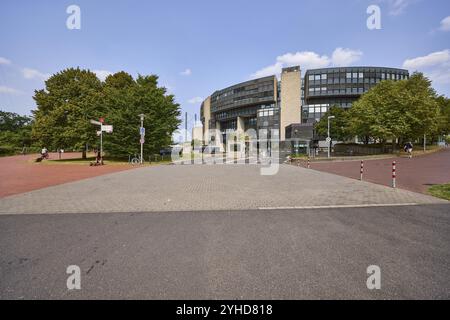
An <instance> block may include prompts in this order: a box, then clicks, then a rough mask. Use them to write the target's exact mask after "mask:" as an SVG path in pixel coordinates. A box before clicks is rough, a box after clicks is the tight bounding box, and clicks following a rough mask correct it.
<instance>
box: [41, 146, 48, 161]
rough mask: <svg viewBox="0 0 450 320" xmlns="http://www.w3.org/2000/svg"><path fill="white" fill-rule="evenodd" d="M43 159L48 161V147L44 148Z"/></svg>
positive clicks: (42, 151)
mask: <svg viewBox="0 0 450 320" xmlns="http://www.w3.org/2000/svg"><path fill="white" fill-rule="evenodd" d="M41 157H42V159H48V149H47V148H46V147H43V148H42V150H41Z"/></svg>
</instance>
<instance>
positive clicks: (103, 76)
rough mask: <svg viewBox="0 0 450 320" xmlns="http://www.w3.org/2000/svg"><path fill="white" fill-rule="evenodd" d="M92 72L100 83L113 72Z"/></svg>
mask: <svg viewBox="0 0 450 320" xmlns="http://www.w3.org/2000/svg"><path fill="white" fill-rule="evenodd" d="M92 72H93V73H95V74H96V75H97V77H98V78H99V79H100V80H101V81H105V80H106V78H107V77H108V76H110V75H112V74H113V72H111V71H108V70H92Z"/></svg>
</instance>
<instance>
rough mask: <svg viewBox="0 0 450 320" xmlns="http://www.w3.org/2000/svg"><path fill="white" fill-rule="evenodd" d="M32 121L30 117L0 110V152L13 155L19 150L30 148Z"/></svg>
mask: <svg viewBox="0 0 450 320" xmlns="http://www.w3.org/2000/svg"><path fill="white" fill-rule="evenodd" d="M32 121H33V119H32V118H31V117H28V116H21V115H18V114H17V113H13V112H5V111H1V110H0V146H1V147H2V150H0V152H1V153H14V152H16V151H17V149H19V148H23V147H29V146H31V143H32V141H31V124H32Z"/></svg>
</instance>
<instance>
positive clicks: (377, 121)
mask: <svg viewBox="0 0 450 320" xmlns="http://www.w3.org/2000/svg"><path fill="white" fill-rule="evenodd" d="M439 117H440V111H439V106H438V103H437V100H436V92H435V91H434V89H433V88H432V87H431V82H430V80H428V79H427V78H426V77H424V76H423V74H421V73H414V74H413V75H412V76H411V77H410V78H409V79H408V80H402V81H397V82H394V81H390V80H388V81H382V82H381V83H380V84H378V85H377V86H375V87H374V88H372V89H371V90H370V91H369V92H367V93H365V94H364V95H363V96H362V97H361V98H360V99H359V100H358V101H356V102H355V103H354V104H353V106H352V108H351V109H350V112H349V132H351V133H352V134H354V135H358V136H360V137H365V138H366V139H365V140H366V141H368V139H369V138H371V139H373V140H376V141H379V142H381V143H384V142H386V140H392V141H396V140H397V139H398V140H399V141H400V142H401V141H404V140H407V139H417V138H420V137H423V135H424V134H427V135H428V134H433V133H435V132H436V130H437V129H438V123H439Z"/></svg>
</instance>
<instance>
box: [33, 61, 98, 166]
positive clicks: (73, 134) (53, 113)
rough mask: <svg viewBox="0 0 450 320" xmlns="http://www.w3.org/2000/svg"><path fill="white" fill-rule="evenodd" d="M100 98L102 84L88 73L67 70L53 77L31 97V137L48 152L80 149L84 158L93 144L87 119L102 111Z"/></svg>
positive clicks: (93, 139)
mask: <svg viewBox="0 0 450 320" xmlns="http://www.w3.org/2000/svg"><path fill="white" fill-rule="evenodd" d="M101 96H102V83H101V81H100V80H99V79H98V78H97V76H96V75H95V73H93V72H91V71H89V70H81V69H79V68H76V69H74V68H70V69H66V70H63V71H61V72H59V73H57V74H55V75H53V76H52V77H50V78H49V79H48V80H47V81H46V82H45V89H43V90H38V91H35V95H34V97H33V98H34V100H35V101H36V104H37V110H35V111H33V113H34V117H35V123H34V125H33V131H32V133H33V137H34V138H35V139H36V141H37V142H39V143H40V145H41V146H46V147H47V148H50V149H56V148H61V147H64V148H70V149H75V150H80V149H81V150H83V158H86V150H87V146H88V144H93V143H95V141H96V134H95V130H94V129H93V126H92V125H91V124H90V123H89V119H97V118H99V117H100V116H102V115H103V111H104V109H103V106H102V105H101V104H100V100H101Z"/></svg>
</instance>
